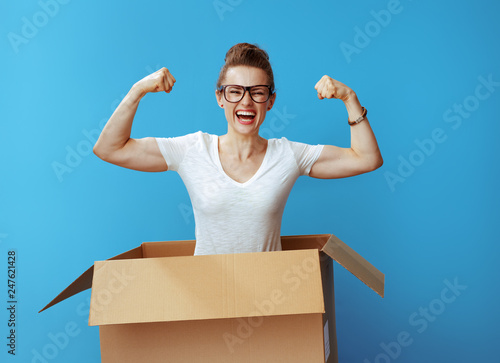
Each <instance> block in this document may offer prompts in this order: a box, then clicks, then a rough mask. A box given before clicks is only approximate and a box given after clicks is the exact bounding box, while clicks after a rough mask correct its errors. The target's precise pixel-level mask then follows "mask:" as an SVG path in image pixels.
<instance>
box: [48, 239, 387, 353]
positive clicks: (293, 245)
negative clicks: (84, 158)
mask: <svg viewBox="0 0 500 363" xmlns="http://www.w3.org/2000/svg"><path fill="white" fill-rule="evenodd" d="M281 242H282V248H283V251H276V252H260V253H241V254H226V255H208V256H193V253H194V246H195V241H192V240H191V241H168V242H145V243H142V245H141V246H139V247H137V248H134V249H132V250H130V251H127V252H125V253H122V254H120V255H118V256H115V257H113V258H111V259H109V260H107V261H97V262H95V264H94V265H93V266H92V267H90V268H89V269H88V270H87V271H85V272H84V273H83V274H82V275H81V276H80V277H79V278H78V279H76V280H75V281H74V282H73V283H72V284H71V285H69V286H68V287H67V288H66V289H65V290H64V291H62V292H61V293H60V294H59V295H58V296H57V297H56V298H55V299H54V300H52V301H51V302H50V303H49V304H48V305H47V306H45V307H44V308H43V309H42V310H41V311H43V310H45V309H47V308H49V307H51V306H53V305H55V304H57V303H59V302H61V301H62V300H65V299H67V298H68V297H70V296H73V295H74V294H77V293H79V292H81V291H83V290H86V289H88V288H92V294H91V304H90V314H89V325H91V326H93V325H98V326H99V329H100V340H101V359H102V362H103V363H109V362H120V363H128V362H149V363H154V362H176V363H177V362H189V363H194V362H204V363H205V362H217V363H223V362H234V363H236V362H237V363H244V362H252V363H255V362H259V363H260V362H273V363H275V362H288V363H292V362H297V363H305V362H307V363H315V362H318V363H319V362H327V363H333V362H338V356H337V338H336V328H335V306H334V290H333V261H332V259H333V260H335V261H337V262H338V263H340V264H341V265H342V266H344V267H345V268H346V269H348V270H349V271H350V272H352V273H353V274H354V275H355V276H356V277H358V278H359V279H360V280H361V281H363V282H364V283H365V284H366V285H368V286H369V287H370V288H372V289H373V290H374V291H375V292H377V293H378V294H379V295H380V296H382V297H383V296H384V275H383V274H382V273H381V272H380V271H378V270H377V269H376V268H375V267H373V266H372V265H371V264H370V263H369V262H368V261H366V260H365V259H364V258H363V257H361V256H360V255H359V254H358V253H356V252H355V251H354V250H352V249H351V248H350V247H349V246H347V245H346V244H345V243H344V242H342V241H341V240H340V239H338V238H337V237H335V236H334V235H331V234H322V235H307V236H284V237H281Z"/></svg>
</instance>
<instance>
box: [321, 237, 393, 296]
mask: <svg viewBox="0 0 500 363" xmlns="http://www.w3.org/2000/svg"><path fill="white" fill-rule="evenodd" d="M322 251H323V252H324V253H326V254H327V255H328V256H330V257H331V258H333V259H334V260H335V261H337V262H338V263H339V264H341V265H342V266H344V267H345V268H346V269H347V270H349V271H350V272H351V273H352V274H353V275H354V276H356V277H357V278H358V279H360V280H361V281H363V282H364V283H365V284H366V285H367V286H368V287H370V288H371V289H372V290H373V291H375V292H376V293H377V294H379V295H380V296H381V297H384V283H385V276H384V274H383V273H382V272H380V271H379V270H377V269H376V268H375V267H374V266H373V265H372V264H371V263H370V262H368V261H367V260H365V259H364V258H363V257H361V255H359V254H358V253H357V252H356V251H354V250H353V249H352V248H351V247H349V246H348V245H346V244H345V243H344V242H342V241H341V240H340V239H339V238H337V237H336V236H334V235H333V234H332V235H330V238H329V239H328V241H327V242H326V243H325V245H324V246H323V248H322Z"/></svg>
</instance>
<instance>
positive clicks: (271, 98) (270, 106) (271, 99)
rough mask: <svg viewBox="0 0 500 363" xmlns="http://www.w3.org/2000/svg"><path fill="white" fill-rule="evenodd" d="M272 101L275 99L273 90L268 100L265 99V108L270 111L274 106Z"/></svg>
mask: <svg viewBox="0 0 500 363" xmlns="http://www.w3.org/2000/svg"><path fill="white" fill-rule="evenodd" d="M274 101H276V92H274V93H273V94H272V95H271V97H269V100H268V101H267V110H268V111H271V108H273V106H274Z"/></svg>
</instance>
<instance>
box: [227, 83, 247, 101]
mask: <svg viewBox="0 0 500 363" xmlns="http://www.w3.org/2000/svg"><path fill="white" fill-rule="evenodd" d="M244 93H245V89H244V88H243V87H241V86H227V87H226V88H224V96H226V100H228V101H229V102H239V101H240V100H241V99H242V98H243V94H244Z"/></svg>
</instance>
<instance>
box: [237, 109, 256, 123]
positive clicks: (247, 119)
mask: <svg viewBox="0 0 500 363" xmlns="http://www.w3.org/2000/svg"><path fill="white" fill-rule="evenodd" d="M236 116H237V117H238V120H239V121H240V122H241V123H243V124H251V123H252V122H253V120H254V119H255V112H252V111H237V112H236Z"/></svg>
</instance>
